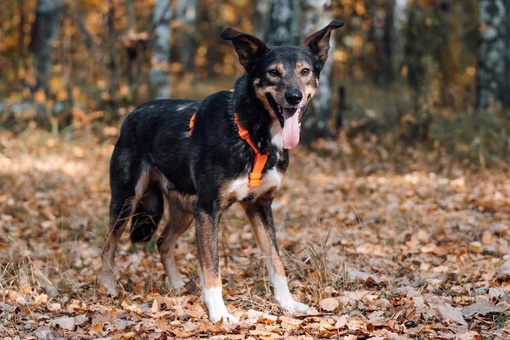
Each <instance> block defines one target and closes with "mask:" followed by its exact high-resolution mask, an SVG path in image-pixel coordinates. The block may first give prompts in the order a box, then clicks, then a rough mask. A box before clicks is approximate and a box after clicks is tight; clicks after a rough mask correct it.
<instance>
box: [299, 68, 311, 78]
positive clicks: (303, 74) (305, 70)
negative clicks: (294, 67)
mask: <svg viewBox="0 0 510 340" xmlns="http://www.w3.org/2000/svg"><path fill="white" fill-rule="evenodd" d="M309 74H310V69H309V68H304V69H302V70H301V75H302V76H307V75H309Z"/></svg>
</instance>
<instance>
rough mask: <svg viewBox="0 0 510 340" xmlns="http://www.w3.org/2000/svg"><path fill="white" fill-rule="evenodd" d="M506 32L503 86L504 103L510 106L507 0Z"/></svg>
mask: <svg viewBox="0 0 510 340" xmlns="http://www.w3.org/2000/svg"><path fill="white" fill-rule="evenodd" d="M505 23H506V24H505V27H506V34H505V78H504V79H505V84H504V88H503V105H504V106H505V107H510V3H508V1H507V2H506V21H505Z"/></svg>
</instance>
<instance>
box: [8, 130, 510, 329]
mask: <svg viewBox="0 0 510 340" xmlns="http://www.w3.org/2000/svg"><path fill="white" fill-rule="evenodd" d="M85 136H86V135H85ZM113 142H114V138H113V137H112V138H111V139H108V140H106V141H102V142H99V141H98V140H97V139H96V138H94V137H91V135H89V136H88V138H86V137H82V138H74V139H72V140H66V138H63V137H60V138H53V137H52V136H51V134H48V133H46V132H42V131H40V130H37V129H32V130H30V129H29V130H27V131H25V132H24V133H21V134H19V135H14V134H12V133H9V132H0V338H2V339H9V338H11V339H58V338H69V339H98V338H111V339H129V338H137V339H138V338H142V339H167V338H177V339H181V338H186V339H188V338H190V339H203V338H210V339H273V338H285V339H318V338H333V339H338V338H342V339H344V338H345V339H367V338H372V339H508V338H510V285H509V284H510V243H509V242H510V176H509V169H508V168H507V169H502V168H499V169H494V170H490V169H489V170H487V169H480V170H476V169H474V170H473V168H471V170H467V169H464V168H462V167H460V166H457V165H455V164H453V165H452V166H451V167H449V169H448V171H435V170H433V167H430V166H427V165H426V164H425V163H423V164H421V163H419V162H415V161H411V160H410V159H411V158H413V159H420V157H421V155H420V154H416V151H412V150H410V151H409V152H410V153H413V152H414V154H413V155H414V156H413V157H409V158H407V156H406V155H405V154H404V155H400V156H399V157H398V158H396V159H393V160H391V159H392V155H391V154H390V155H388V154H387V151H385V150H383V149H381V148H380V147H378V146H377V142H370V141H368V142H366V143H365V142H361V141H360V142H359V143H357V144H353V143H355V142H346V141H345V139H343V140H339V141H338V142H337V143H318V144H317V145H316V147H317V148H318V149H319V150H320V152H310V151H308V150H307V149H305V148H303V147H297V148H296V149H295V150H292V151H291V164H290V168H289V171H288V173H287V175H286V178H285V180H284V182H283V187H282V189H281V191H280V192H279V193H278V194H277V198H276V199H275V202H274V211H275V221H276V223H277V226H278V240H279V243H280V245H281V249H282V252H283V254H284V259H285V264H286V268H287V272H288V274H289V277H290V280H289V285H290V288H291V291H292V292H293V294H294V295H295V297H296V298H297V299H298V300H300V301H302V302H304V303H307V304H308V305H309V306H310V309H309V310H308V312H307V313H306V314H303V315H288V314H286V313H282V312H281V311H280V310H279V309H278V308H277V306H276V305H275V304H274V303H273V300H272V294H271V287H270V285H269V284H268V282H267V280H266V278H265V269H264V266H263V262H264V261H263V259H262V258H261V255H260V254H259V251H258V249H257V247H256V243H255V241H254V238H253V237H252V235H251V233H250V228H249V225H248V221H247V219H246V218H245V217H244V215H243V213H242V212H241V210H240V208H239V207H238V206H237V205H234V206H232V207H231V208H230V210H229V212H228V213H227V214H225V216H224V218H223V220H222V225H221V231H220V242H221V264H222V275H223V281H224V283H223V288H224V290H223V293H224V296H225V301H226V304H227V308H228V309H229V310H230V311H231V312H232V313H233V314H234V315H236V316H237V317H238V318H239V320H240V323H239V324H236V325H224V324H222V323H221V322H219V323H217V324H211V323H210V322H209V319H208V317H207V312H206V310H205V307H204V305H203V303H202V300H201V297H200V290H199V289H195V290H194V289H193V288H190V291H188V292H186V293H184V294H180V295H179V294H176V293H175V292H173V291H172V290H171V289H169V288H168V286H167V284H166V282H165V280H166V278H165V274H164V270H163V267H162V265H161V263H160V262H159V256H158V255H157V252H156V251H155V246H154V241H151V242H149V243H147V244H145V245H137V246H132V245H131V244H130V243H129V242H128V241H127V237H125V238H123V241H122V244H121V245H120V249H119V250H118V254H117V264H118V270H119V286H122V288H123V290H124V291H125V293H124V294H123V295H122V296H121V297H120V298H111V297H108V296H106V295H105V293H104V289H103V288H102V287H100V286H99V285H98V283H97V273H98V270H99V256H100V252H101V247H102V245H103V242H104V237H105V235H106V232H107V223H108V204H109V186H108V167H109V157H110V155H111V152H112V150H113ZM363 143H365V144H363ZM326 154H327V155H326ZM423 158H426V156H425V155H423ZM446 163H448V162H446ZM431 169H432V170H431ZM443 172H444V173H443ZM177 257H178V259H177V262H178V265H179V266H180V268H181V272H182V273H183V274H185V275H187V276H189V277H190V278H191V279H192V280H193V281H196V282H197V281H198V280H197V276H198V275H197V271H198V269H197V259H196V248H195V245H194V232H193V230H190V231H188V232H187V233H186V234H185V235H184V236H183V237H182V238H181V239H180V242H179V244H178V248H177ZM197 285H198V282H197ZM191 286H192V285H190V287H191Z"/></svg>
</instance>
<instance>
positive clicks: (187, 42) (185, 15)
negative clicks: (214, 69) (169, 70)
mask: <svg viewBox="0 0 510 340" xmlns="http://www.w3.org/2000/svg"><path fill="white" fill-rule="evenodd" d="M198 5H199V0H179V1H178V2H177V10H176V15H175V17H176V19H177V20H178V21H179V26H178V27H179V28H178V29H176V31H175V34H174V37H175V48H176V50H177V55H178V59H179V61H180V63H181V64H182V72H183V73H184V74H191V73H192V72H193V69H194V66H195V63H194V57H193V56H194V54H195V49H196V45H197V44H196V41H195V29H196V23H197V7H198Z"/></svg>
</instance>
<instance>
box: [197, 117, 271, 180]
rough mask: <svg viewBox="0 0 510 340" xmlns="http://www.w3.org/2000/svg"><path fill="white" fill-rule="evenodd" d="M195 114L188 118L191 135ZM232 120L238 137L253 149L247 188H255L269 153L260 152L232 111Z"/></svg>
mask: <svg viewBox="0 0 510 340" xmlns="http://www.w3.org/2000/svg"><path fill="white" fill-rule="evenodd" d="M195 116H196V113H194V114H193V116H191V119H190V120H189V135H190V136H191V133H192V132H193V127H194V126H195ZM234 122H235V123H236V125H237V133H238V134H239V137H241V138H242V139H244V140H245V141H246V143H248V145H250V146H251V148H252V149H253V151H255V159H254V160H253V167H252V169H251V172H250V175H249V177H248V178H249V180H248V188H256V187H258V186H259V185H260V179H261V178H262V170H264V166H265V165H266V162H267V157H268V156H269V153H267V152H266V153H262V152H260V150H259V148H257V146H256V145H255V143H253V141H252V140H251V138H250V133H249V132H248V129H245V128H244V127H243V126H242V125H241V124H240V123H239V120H238V119H237V114H235V113H234Z"/></svg>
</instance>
